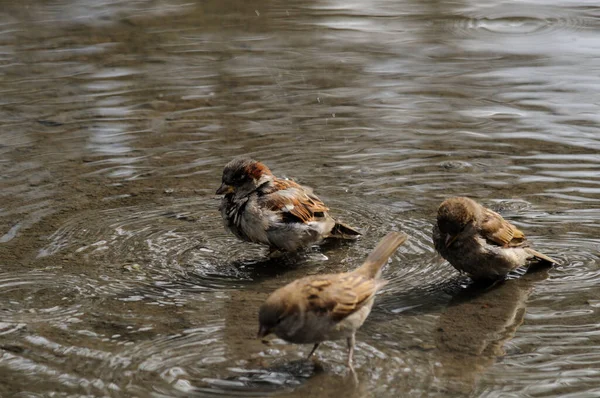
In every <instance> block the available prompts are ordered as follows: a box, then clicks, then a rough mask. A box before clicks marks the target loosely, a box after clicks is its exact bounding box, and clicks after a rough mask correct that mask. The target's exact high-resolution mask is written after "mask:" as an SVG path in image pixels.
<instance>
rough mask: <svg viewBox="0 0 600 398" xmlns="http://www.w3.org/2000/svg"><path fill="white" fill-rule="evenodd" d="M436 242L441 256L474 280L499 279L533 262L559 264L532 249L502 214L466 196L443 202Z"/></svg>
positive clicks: (436, 226)
mask: <svg viewBox="0 0 600 398" xmlns="http://www.w3.org/2000/svg"><path fill="white" fill-rule="evenodd" d="M433 243H434V245H435V249H436V250H437V251H438V253H440V254H441V255H442V257H444V258H445V259H446V260H448V262H450V264H452V266H454V268H456V269H457V270H459V271H463V272H466V273H467V274H469V275H470V276H471V278H472V279H473V280H480V279H492V280H493V279H500V278H502V277H504V276H506V274H507V273H509V272H510V271H512V270H514V269H515V268H518V267H521V266H524V265H527V264H529V263H530V262H548V263H551V264H556V261H555V260H554V259H552V258H550V257H548V256H546V255H544V254H542V253H539V252H537V251H535V250H533V249H531V248H530V247H529V242H527V240H526V239H525V234H523V232H521V231H520V230H519V229H517V227H515V226H514V225H512V224H511V223H509V222H508V221H506V220H505V219H504V218H502V216H501V215H500V214H498V213H495V212H493V211H491V210H490V209H488V208H486V207H483V206H481V205H480V204H479V203H477V202H475V201H473V200H471V199H469V198H465V197H456V198H449V199H446V200H445V201H444V202H443V203H442V204H441V205H440V207H439V208H438V212H437V224H436V225H434V227H433Z"/></svg>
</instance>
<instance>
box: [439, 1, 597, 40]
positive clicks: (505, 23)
mask: <svg viewBox="0 0 600 398" xmlns="http://www.w3.org/2000/svg"><path fill="white" fill-rule="evenodd" d="M590 23H591V22H590V21H588V20H587V19H585V18H582V17H579V16H577V17H571V16H567V17H565V16H564V14H557V13H555V12H553V10H548V9H543V8H539V7H538V8H535V9H533V8H532V9H528V8H526V7H525V8H523V7H519V8H518V14H515V9H514V8H513V9H511V10H502V9H493V10H486V14H485V15H483V14H479V15H477V14H476V15H468V16H457V17H456V18H455V19H452V20H449V21H446V23H445V24H444V29H445V30H447V31H449V32H451V33H453V34H455V35H457V36H463V37H464V36H478V37H481V36H482V35H484V36H485V35H493V36H500V35H503V36H510V35H512V36H530V35H544V34H551V33H554V32H561V31H565V30H578V29H583V28H585V27H587V26H589V25H590Z"/></svg>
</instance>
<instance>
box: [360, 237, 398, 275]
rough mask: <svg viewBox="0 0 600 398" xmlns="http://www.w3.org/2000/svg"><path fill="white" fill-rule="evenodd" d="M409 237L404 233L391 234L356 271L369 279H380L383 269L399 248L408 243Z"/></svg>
mask: <svg viewBox="0 0 600 398" xmlns="http://www.w3.org/2000/svg"><path fill="white" fill-rule="evenodd" d="M407 238H408V236H407V235H406V234H405V233H403V232H395V231H394V232H390V233H389V234H387V235H386V236H385V237H384V238H383V239H382V240H381V241H380V242H379V244H377V246H376V247H375V249H374V250H373V251H372V252H371V254H369V256H368V257H367V259H366V260H365V262H364V263H363V265H361V266H360V268H358V269H357V270H356V272H360V273H361V274H363V275H365V276H368V277H369V278H379V275H380V274H381V268H383V266H384V265H385V264H386V263H387V260H388V258H390V256H391V255H392V254H394V252H395V251H396V249H398V247H399V246H400V245H401V244H403V243H404V242H406V239H407Z"/></svg>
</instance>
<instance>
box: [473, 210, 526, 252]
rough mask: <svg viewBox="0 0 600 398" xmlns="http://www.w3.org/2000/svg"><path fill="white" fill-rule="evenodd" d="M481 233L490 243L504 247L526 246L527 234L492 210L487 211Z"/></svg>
mask: <svg viewBox="0 0 600 398" xmlns="http://www.w3.org/2000/svg"><path fill="white" fill-rule="evenodd" d="M479 232H480V233H481V235H482V236H483V237H484V238H485V239H486V240H487V241H488V242H489V243H493V244H496V245H499V246H502V247H517V246H523V245H525V244H526V238H525V234H524V233H523V232H522V231H521V230H519V229H518V228H517V227H515V226H514V225H512V224H511V223H509V222H508V221H506V220H505V219H504V218H502V216H501V215H500V214H498V213H496V212H494V211H492V210H490V209H485V213H484V219H483V222H482V223H481V226H480V231H479Z"/></svg>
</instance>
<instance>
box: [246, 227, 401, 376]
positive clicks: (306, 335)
mask: <svg viewBox="0 0 600 398" xmlns="http://www.w3.org/2000/svg"><path fill="white" fill-rule="evenodd" d="M406 238H407V236H406V234H404V233H400V232H390V233H389V234H387V235H386V236H385V238H383V240H382V241H381V242H379V244H378V245H377V247H376V248H375V250H373V252H372V253H371V254H369V256H368V257H367V259H366V261H365V262H364V263H363V265H362V266H360V267H359V268H357V269H356V270H354V271H352V272H345V273H341V274H329V275H312V276H307V277H304V278H301V279H297V280H295V281H294V282H291V283H289V284H287V285H286V286H284V287H282V288H279V289H277V290H276V291H275V292H273V293H272V294H271V295H270V296H269V298H268V299H267V300H266V301H265V302H264V303H263V305H261V307H260V310H259V313H258V320H259V324H260V327H259V331H258V337H259V338H262V337H265V336H266V335H268V334H270V333H274V334H276V335H277V336H278V337H280V338H282V339H284V340H286V341H288V342H290V343H296V344H308V343H311V344H314V347H313V349H312V351H311V352H310V354H309V355H308V357H309V358H310V356H311V355H312V354H313V353H314V352H315V351H316V349H317V347H318V346H319V344H320V343H321V342H323V341H327V340H338V339H344V338H345V339H347V342H348V367H350V369H351V370H352V371H353V370H354V368H353V367H352V356H353V353H354V334H355V333H356V330H357V329H358V328H360V327H361V326H362V324H363V323H364V321H365V319H367V316H369V313H370V312H371V307H372V306H373V301H374V298H375V293H377V291H378V290H379V289H380V288H381V287H382V286H384V285H385V284H386V283H387V281H385V280H383V279H379V277H380V276H381V268H382V267H383V265H384V264H386V263H387V260H388V258H389V257H390V256H391V255H392V254H393V253H394V252H395V251H396V249H397V248H398V246H400V245H401V244H402V243H404V241H406Z"/></svg>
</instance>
